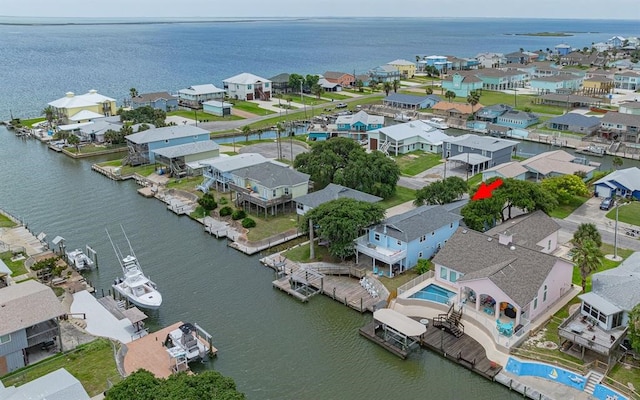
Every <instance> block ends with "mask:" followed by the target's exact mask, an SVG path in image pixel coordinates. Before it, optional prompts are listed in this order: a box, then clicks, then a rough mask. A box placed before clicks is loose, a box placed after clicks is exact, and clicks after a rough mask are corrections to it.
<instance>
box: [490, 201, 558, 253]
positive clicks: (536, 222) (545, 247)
mask: <svg viewBox="0 0 640 400" xmlns="http://www.w3.org/2000/svg"><path fill="white" fill-rule="evenodd" d="M560 228H561V226H560V225H558V223H557V222H556V221H554V219H553V218H551V217H550V216H548V215H547V214H545V213H544V211H542V210H537V211H534V212H531V213H528V214H523V215H519V216H517V217H515V218H511V219H509V220H507V221H505V222H503V223H501V224H500V225H498V226H495V227H493V228H491V229H489V230H488V231H486V232H485V235H487V236H491V237H493V238H494V239H495V240H499V239H500V236H501V235H505V232H507V235H510V236H511V237H510V241H511V242H513V244H515V245H516V246H522V247H526V248H528V249H530V250H535V251H540V252H542V253H545V254H552V253H553V252H555V251H556V249H557V248H558V233H559V232H560Z"/></svg>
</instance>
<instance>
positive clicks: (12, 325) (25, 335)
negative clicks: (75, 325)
mask: <svg viewBox="0 0 640 400" xmlns="http://www.w3.org/2000/svg"><path fill="white" fill-rule="evenodd" d="M63 314H65V311H64V309H63V307H62V305H61V304H60V301H58V298H57V297H56V295H55V294H54V293H53V290H52V289H51V288H50V287H48V286H45V285H43V284H42V283H40V282H37V281H34V280H28V281H25V282H22V283H19V284H16V285H11V286H7V287H5V288H2V289H0V321H2V323H1V324H0V376H2V375H4V374H6V373H8V372H12V371H15V370H16V369H18V368H22V367H24V366H26V365H29V358H28V357H27V356H26V355H27V354H28V353H29V352H34V353H35V352H36V351H37V350H39V348H40V346H41V345H42V343H44V342H49V341H51V340H53V341H55V342H56V344H57V345H58V347H60V344H61V342H60V326H59V325H58V318H60V317H61V316H62V315H63Z"/></svg>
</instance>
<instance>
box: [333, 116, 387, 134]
mask: <svg viewBox="0 0 640 400" xmlns="http://www.w3.org/2000/svg"><path fill="white" fill-rule="evenodd" d="M336 125H338V130H339V131H356V132H366V131H371V130H374V129H380V128H382V127H383V126H384V117H383V116H381V115H369V114H367V113H366V112H364V111H358V112H357V113H355V114H353V115H341V116H339V117H338V118H337V119H336Z"/></svg>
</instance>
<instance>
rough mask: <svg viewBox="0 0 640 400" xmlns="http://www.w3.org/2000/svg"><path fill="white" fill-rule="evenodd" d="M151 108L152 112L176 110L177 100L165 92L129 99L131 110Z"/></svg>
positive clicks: (143, 94)
mask: <svg viewBox="0 0 640 400" xmlns="http://www.w3.org/2000/svg"><path fill="white" fill-rule="evenodd" d="M147 106H148V107H151V108H153V109H154V110H162V111H174V110H177V109H178V98H177V97H176V96H173V95H172V94H169V93H167V92H154V93H142V94H139V95H137V96H136V97H134V98H132V99H131V108H133V109H134V110H135V109H136V108H140V107H147Z"/></svg>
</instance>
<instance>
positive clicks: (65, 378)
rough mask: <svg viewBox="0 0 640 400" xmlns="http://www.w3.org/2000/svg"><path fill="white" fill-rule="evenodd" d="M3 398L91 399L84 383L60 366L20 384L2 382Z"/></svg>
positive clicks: (1, 395)
mask: <svg viewBox="0 0 640 400" xmlns="http://www.w3.org/2000/svg"><path fill="white" fill-rule="evenodd" d="M0 398H2V400H26V399H29V400H89V399H90V397H89V395H88V394H87V391H86V390H85V389H84V387H82V383H80V381H79V380H78V379H77V378H76V377H75V376H73V375H71V374H70V373H69V372H68V371H67V370H66V369H64V368H59V369H57V370H55V371H53V372H49V373H48V374H46V375H43V376H41V377H39V378H36V379H34V380H32V381H29V382H27V383H24V384H21V385H20V386H17V387H16V386H8V387H4V385H3V384H2V382H0Z"/></svg>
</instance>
